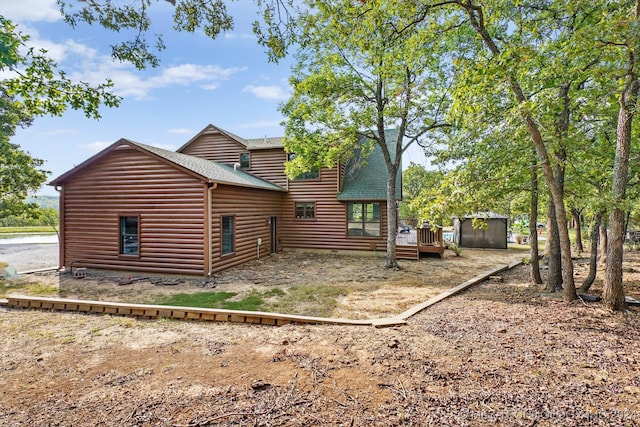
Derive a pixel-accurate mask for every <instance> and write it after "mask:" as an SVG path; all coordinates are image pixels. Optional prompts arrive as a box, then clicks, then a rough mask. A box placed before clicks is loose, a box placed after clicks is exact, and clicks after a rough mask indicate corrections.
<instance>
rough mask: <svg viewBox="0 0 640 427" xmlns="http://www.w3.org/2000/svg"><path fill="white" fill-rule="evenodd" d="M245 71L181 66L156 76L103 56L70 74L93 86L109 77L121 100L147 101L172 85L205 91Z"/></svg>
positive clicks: (192, 65) (173, 67)
mask: <svg viewBox="0 0 640 427" xmlns="http://www.w3.org/2000/svg"><path fill="white" fill-rule="evenodd" d="M244 70H245V68H235V67H232V68H223V67H219V66H217V65H197V64H180V65H175V66H172V67H168V68H165V69H163V70H162V71H161V72H160V73H159V74H156V75H151V76H149V73H150V72H152V71H147V72H146V73H143V72H140V71H138V70H135V69H134V67H133V66H132V65H130V64H124V63H118V62H114V61H112V60H111V58H110V57H108V56H105V57H102V58H101V60H100V61H97V62H96V61H90V63H87V64H85V65H84V66H83V71H81V72H80V71H79V72H76V73H74V74H72V75H71V77H72V78H73V79H74V80H82V81H87V82H90V83H92V84H99V83H103V82H104V80H105V79H106V78H109V79H111V80H112V81H113V83H114V91H115V92H116V93H117V94H118V95H120V96H122V97H125V98H126V97H132V98H135V99H138V100H140V99H148V98H150V97H151V92H152V91H153V90H155V89H162V88H167V87H171V86H190V85H192V84H194V83H196V84H200V86H201V88H203V89H206V90H211V89H215V88H216V87H217V86H218V85H219V82H220V81H224V80H227V79H229V77H230V76H231V75H233V74H235V73H238V72H241V71H244Z"/></svg>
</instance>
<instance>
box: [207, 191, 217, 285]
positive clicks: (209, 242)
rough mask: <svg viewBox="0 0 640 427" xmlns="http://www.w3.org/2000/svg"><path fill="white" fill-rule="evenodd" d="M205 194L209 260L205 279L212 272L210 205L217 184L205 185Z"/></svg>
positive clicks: (211, 214)
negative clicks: (206, 195)
mask: <svg viewBox="0 0 640 427" xmlns="http://www.w3.org/2000/svg"><path fill="white" fill-rule="evenodd" d="M207 187H208V188H207V192H208V197H207V234H208V236H207V257H208V259H209V262H208V263H207V264H208V265H209V271H208V272H207V277H211V270H212V265H211V264H212V260H213V256H212V254H211V251H212V250H213V243H212V240H213V224H212V216H213V213H212V209H211V204H212V201H213V190H215V189H216V188H218V183H217V182H211V181H210V182H208V183H207Z"/></svg>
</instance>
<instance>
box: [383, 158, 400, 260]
mask: <svg viewBox="0 0 640 427" xmlns="http://www.w3.org/2000/svg"><path fill="white" fill-rule="evenodd" d="M387 170H388V172H389V176H388V177H387V256H386V263H385V267H386V268H398V267H399V265H398V260H397V259H396V233H397V232H398V211H397V210H396V179H397V178H396V177H397V176H398V170H397V169H396V168H394V167H392V166H391V165H387Z"/></svg>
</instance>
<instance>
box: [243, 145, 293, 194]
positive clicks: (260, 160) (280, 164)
mask: <svg viewBox="0 0 640 427" xmlns="http://www.w3.org/2000/svg"><path fill="white" fill-rule="evenodd" d="M286 161H287V154H286V153H285V152H284V150H283V149H282V148H274V149H260V150H253V151H251V167H250V168H249V169H248V170H247V172H250V173H252V174H253V175H255V176H257V177H260V178H262V179H266V180H267V181H270V182H272V183H274V184H276V185H279V186H280V187H282V188H286V187H287V176H286V175H285V173H284V163H285V162H286Z"/></svg>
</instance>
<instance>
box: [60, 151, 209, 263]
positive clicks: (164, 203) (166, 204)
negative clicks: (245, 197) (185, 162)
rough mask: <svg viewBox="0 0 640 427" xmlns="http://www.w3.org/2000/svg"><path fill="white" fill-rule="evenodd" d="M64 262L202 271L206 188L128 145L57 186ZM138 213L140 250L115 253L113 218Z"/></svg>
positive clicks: (116, 241) (116, 230)
mask: <svg viewBox="0 0 640 427" xmlns="http://www.w3.org/2000/svg"><path fill="white" fill-rule="evenodd" d="M62 191H63V200H64V203H63V204H62V205H61V211H62V212H61V216H62V220H63V221H64V224H63V227H62V229H63V233H64V235H63V239H62V241H63V242H64V246H63V247H62V248H61V254H62V256H61V260H62V264H63V265H64V266H66V267H67V268H69V267H71V264H72V263H73V266H74V267H76V266H78V267H79V266H84V267H91V268H104V269H116V270H117V269H122V270H136V271H148V272H164V273H176V274H198V275H202V274H205V272H204V269H205V265H204V249H205V242H204V231H203V230H204V217H205V211H204V203H203V200H204V193H205V192H206V185H205V184H204V183H203V182H202V181H201V180H199V179H197V178H195V177H193V176H191V175H189V174H187V173H185V172H183V171H180V170H178V169H176V168H175V167H172V166H170V165H169V164H167V163H165V162H162V161H160V160H158V159H156V158H154V157H153V156H150V155H147V154H143V153H141V152H140V151H138V150H135V149H132V148H130V147H127V146H123V147H119V148H117V149H115V150H113V151H111V152H109V153H107V154H106V155H105V156H104V157H103V158H102V159H101V161H100V164H99V165H98V166H94V167H91V168H87V169H85V170H81V171H79V172H78V173H76V174H74V175H73V177H72V178H70V179H69V180H68V181H67V182H65V183H64V187H63V190H62ZM121 215H124V216H136V215H139V218H140V221H139V230H140V240H139V256H132V255H120V254H119V252H120V247H119V239H120V234H119V217H120V216H121Z"/></svg>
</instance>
